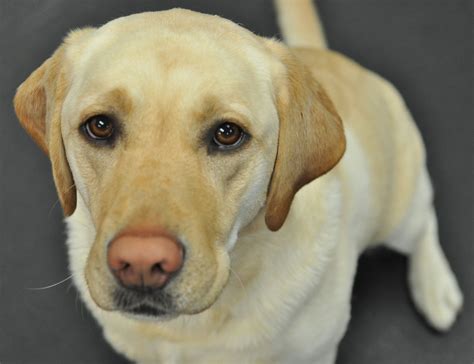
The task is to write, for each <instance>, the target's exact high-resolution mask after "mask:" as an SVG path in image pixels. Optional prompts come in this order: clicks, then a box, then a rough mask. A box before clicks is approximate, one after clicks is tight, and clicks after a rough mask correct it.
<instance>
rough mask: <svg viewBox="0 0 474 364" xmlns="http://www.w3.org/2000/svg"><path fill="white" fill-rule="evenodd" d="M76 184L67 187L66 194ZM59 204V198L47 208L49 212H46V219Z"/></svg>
mask: <svg viewBox="0 0 474 364" xmlns="http://www.w3.org/2000/svg"><path fill="white" fill-rule="evenodd" d="M75 186H76V184H75V183H73V184H72V185H71V186H69V187H68V189H67V190H66V192H69V190H70V189H71V188H73V187H75ZM58 203H59V197H58V198H57V199H56V201H55V202H54V203H53V205H52V206H51V207H50V208H49V212H48V218H49V217H50V216H51V213H52V212H53V210H54V208H55V207H56V205H57V204H58Z"/></svg>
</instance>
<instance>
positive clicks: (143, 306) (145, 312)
mask: <svg viewBox="0 0 474 364" xmlns="http://www.w3.org/2000/svg"><path fill="white" fill-rule="evenodd" d="M122 310H123V311H125V312H127V313H131V314H134V315H140V316H152V317H160V316H166V315H169V314H170V313H169V312H168V311H166V310H164V309H162V308H158V307H156V306H154V305H152V304H149V303H146V302H144V303H140V304H138V305H136V306H134V307H129V308H122Z"/></svg>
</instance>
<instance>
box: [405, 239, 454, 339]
mask: <svg viewBox="0 0 474 364" xmlns="http://www.w3.org/2000/svg"><path fill="white" fill-rule="evenodd" d="M408 279H409V285H410V290H411V294H412V297H413V300H414V302H415V306H416V307H417V309H418V310H419V311H420V312H421V314H422V315H423V316H424V317H425V318H426V319H427V321H428V322H429V323H430V324H431V325H432V326H433V327H434V328H435V329H437V330H439V331H447V330H448V329H449V328H450V327H451V326H452V325H453V323H454V321H455V320H456V316H457V315H458V313H459V311H460V310H461V308H462V305H463V295H462V293H461V290H460V289H459V286H458V283H457V281H456V277H455V276H454V274H453V272H452V271H451V268H450V267H449V264H448V262H447V261H446V258H445V257H444V255H443V252H442V251H441V249H439V246H438V245H437V244H436V245H435V246H434V244H426V245H425V246H424V247H421V249H420V250H419V251H417V252H416V253H415V254H413V255H412V256H411V258H410V272H409V276H408Z"/></svg>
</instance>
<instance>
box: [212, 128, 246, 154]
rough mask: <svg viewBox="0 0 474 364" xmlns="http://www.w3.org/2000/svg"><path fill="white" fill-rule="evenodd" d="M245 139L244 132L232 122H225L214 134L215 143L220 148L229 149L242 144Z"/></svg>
mask: <svg viewBox="0 0 474 364" xmlns="http://www.w3.org/2000/svg"><path fill="white" fill-rule="evenodd" d="M243 137H244V132H243V130H242V128H241V127H240V126H238V125H236V124H234V123H231V122H225V123H222V124H221V125H219V126H218V127H217V129H216V131H215V132H214V139H213V141H214V143H216V144H217V145H218V146H219V147H223V148H228V147H233V146H237V145H238V144H240V142H241V141H242V138H243Z"/></svg>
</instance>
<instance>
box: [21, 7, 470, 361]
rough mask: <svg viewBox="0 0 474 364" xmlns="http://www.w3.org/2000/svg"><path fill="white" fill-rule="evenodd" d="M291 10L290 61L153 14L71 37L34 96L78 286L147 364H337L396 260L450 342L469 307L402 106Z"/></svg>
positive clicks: (306, 12) (254, 41) (240, 36)
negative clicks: (357, 310) (386, 252)
mask: <svg viewBox="0 0 474 364" xmlns="http://www.w3.org/2000/svg"><path fill="white" fill-rule="evenodd" d="M276 5H277V8H278V11H279V16H280V19H279V20H280V25H281V27H282V31H283V34H284V37H285V40H286V41H287V44H288V45H289V46H292V48H291V49H290V48H288V47H287V46H285V45H283V44H282V43H280V42H278V41H275V40H272V39H265V38H261V37H258V36H256V35H254V34H252V33H251V32H249V31H247V30H245V29H243V28H242V27H240V26H238V25H236V24H234V23H232V22H231V21H228V20H225V19H222V18H220V17H217V16H210V15H204V14H200V13H196V12H192V11H188V10H182V9H174V10H169V11H163V12H154V13H142V14H136V15H131V16H127V17H124V18H120V19H116V20H114V21H111V22H110V23H107V24H105V25H104V26H102V27H100V28H86V29H81V30H76V31H73V32H71V33H70V34H69V35H68V36H67V37H66V39H65V40H64V43H63V44H62V45H61V46H60V47H59V48H58V50H57V51H56V52H55V53H54V54H53V56H52V57H51V58H49V59H48V60H46V62H44V63H43V65H41V66H40V67H39V68H38V69H37V70H36V71H35V72H33V74H32V75H31V76H30V77H29V78H28V79H27V80H26V81H25V82H24V83H23V84H22V85H21V86H20V87H19V89H18V92H17V95H16V97H15V109H16V112H17V115H18V118H19V120H20V122H21V124H22V125H23V126H24V128H25V129H26V131H27V132H28V133H29V134H30V135H31V136H32V137H33V139H34V140H35V141H36V142H37V144H38V145H39V146H40V147H41V149H43V151H45V152H46V153H47V154H48V155H49V157H50V159H51V163H52V170H53V175H54V180H55V183H56V187H57V190H58V193H59V198H60V201H61V204H62V206H63V209H64V212H65V214H66V216H67V219H66V222H67V225H68V231H69V236H68V247H69V257H70V265H71V271H72V274H73V278H74V282H75V284H76V286H77V287H78V289H79V291H80V293H81V295H82V298H83V300H84V301H85V302H86V304H87V306H88V307H89V309H90V310H91V311H92V313H93V314H94V316H95V318H96V319H97V321H98V322H99V323H100V324H101V325H102V327H103V329H104V333H105V336H106V338H107V340H108V341H109V342H110V343H111V344H112V345H113V347H114V348H115V349H116V350H117V351H119V352H121V353H122V354H124V355H125V356H127V357H128V358H130V359H131V360H134V361H137V362H141V363H158V362H160V363H161V362H162V363H333V362H334V360H335V356H336V350H337V345H338V343H339V341H340V339H341V337H342V336H343V334H344V331H345V329H346V326H347V323H348V320H349V315H350V297H351V288H352V282H353V277H354V272H355V269H356V263H357V258H358V256H359V254H360V253H361V252H362V251H363V250H364V249H365V248H367V247H369V246H373V245H374V244H376V242H380V241H384V242H386V245H387V246H389V247H392V248H394V249H396V250H398V251H401V252H403V253H406V254H408V255H409V262H410V264H409V283H410V288H411V293H412V295H413V298H414V302H415V303H416V305H417V307H418V309H419V310H420V312H421V313H422V314H423V315H424V316H425V317H426V318H427V320H428V321H429V322H430V323H431V324H432V325H433V326H434V327H435V328H437V329H439V330H446V329H448V328H449V327H450V326H451V325H452V323H453V322H454V320H455V317H456V314H457V313H458V311H459V310H460V308H461V305H462V294H461V292H460V290H459V288H458V285H457V283H456V280H455V277H454V276H453V274H452V272H451V270H450V268H449V265H448V263H447V261H446V259H445V257H444V255H443V253H442V251H441V248H440V245H439V242H438V237H437V222H436V217H435V212H434V210H433V205H432V190H431V186H430V181H429V176H428V174H427V171H426V166H425V155H424V149H423V144H422V140H421V138H420V135H419V132H418V130H417V128H416V126H415V124H414V122H413V120H412V118H411V116H410V114H409V112H408V111H407V109H406V106H405V105H404V103H403V101H402V98H401V97H400V95H399V94H398V93H397V91H396V90H395V89H394V88H393V87H392V86H391V85H390V84H389V83H388V82H387V81H385V80H383V79H382V78H380V77H379V76H377V75H376V74H374V73H372V72H370V71H368V70H366V69H364V68H363V67H361V66H360V65H358V64H356V63H354V62H353V61H351V60H349V59H347V58H346V57H344V56H342V55H340V54H338V53H335V52H332V51H330V50H328V49H327V47H326V43H325V40H324V36H323V34H322V30H321V27H320V25H319V22H318V20H317V14H316V13H315V9H314V8H313V7H312V4H311V1H309V0H299V1H290V0H286V1H285V0H280V1H276ZM290 207H291V208H290Z"/></svg>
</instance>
